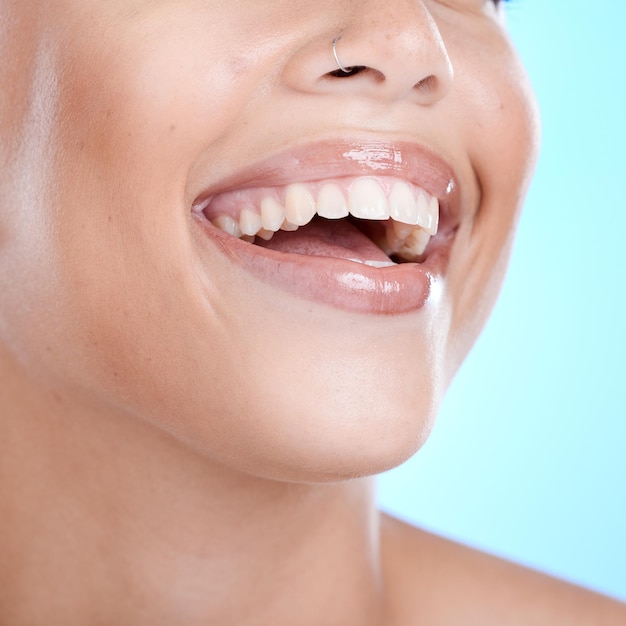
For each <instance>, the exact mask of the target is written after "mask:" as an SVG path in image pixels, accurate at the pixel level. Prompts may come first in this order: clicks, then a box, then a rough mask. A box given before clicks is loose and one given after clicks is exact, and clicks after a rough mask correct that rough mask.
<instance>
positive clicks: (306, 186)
mask: <svg viewBox="0 0 626 626" xmlns="http://www.w3.org/2000/svg"><path fill="white" fill-rule="evenodd" d="M194 208H195V210H197V211H198V212H204V214H205V215H206V216H207V217H208V218H209V219H210V220H211V222H212V223H213V224H214V225H215V226H216V227H218V228H220V229H221V230H223V231H225V232H227V233H229V234H231V235H233V236H235V237H243V238H245V239H248V240H253V238H254V237H255V236H259V237H262V238H263V239H271V237H272V235H273V233H274V232H277V231H278V230H280V229H282V230H296V229H297V228H298V227H299V226H304V225H305V224H308V223H309V222H310V221H311V220H312V219H313V217H314V216H315V215H316V214H317V215H319V216H321V217H325V218H327V219H340V218H343V217H346V216H347V215H352V216H354V217H357V218H360V219H367V220H388V222H389V223H388V224H386V225H385V226H386V228H385V233H386V235H385V239H384V241H382V242H381V241H379V242H377V243H378V244H379V245H380V246H381V248H383V250H384V251H385V252H386V253H387V254H388V255H390V256H392V255H396V256H399V257H400V258H403V259H405V260H414V258H415V257H417V256H419V255H421V254H422V253H423V252H424V249H425V248H426V245H427V244H428V241H429V240H430V237H431V236H432V235H434V234H435V233H436V232H437V226H438V222H439V201H438V200H437V198H436V197H434V196H432V195H431V194H429V193H428V192H427V191H425V190H423V189H421V188H420V187H417V186H416V185H413V184H411V183H408V182H406V181H403V180H399V179H394V178H389V177H370V176H361V177H357V178H352V179H337V180H336V181H320V182H313V183H293V184H290V185H286V186H285V187H283V188H276V187H268V188H255V189H245V190H238V191H234V192H227V193H224V194H220V195H218V196H215V197H213V198H211V199H210V200H209V201H207V202H204V203H202V204H199V205H198V206H196V207H194ZM390 218H391V220H390Z"/></svg>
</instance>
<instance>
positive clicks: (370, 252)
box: [193, 143, 457, 314]
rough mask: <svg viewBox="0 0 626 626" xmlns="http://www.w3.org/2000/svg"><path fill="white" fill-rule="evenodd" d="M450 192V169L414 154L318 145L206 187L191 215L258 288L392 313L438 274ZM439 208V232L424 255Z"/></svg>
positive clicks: (414, 304)
mask: <svg viewBox="0 0 626 626" xmlns="http://www.w3.org/2000/svg"><path fill="white" fill-rule="evenodd" d="M456 187H457V186H456V184H455V180H454V177H453V174H452V171H451V169H450V168H449V167H448V166H447V165H446V164H445V163H444V162H442V161H441V160H440V159H439V158H438V157H436V156H435V155H433V154H432V153H431V152H430V151H428V150H425V149H424V148H422V147H420V146H415V145H411V144H409V145H404V144H402V145H399V144H393V145H390V144H380V143H374V144H372V143H339V144H337V143H334V144H331V143H327V144H316V145H315V146H303V147H300V148H297V149H296V150H294V151H291V152H288V153H286V154H282V155H278V156H277V157H273V158H270V159H268V160H267V161H265V162H263V163H260V164H256V165H254V166H252V167H249V168H247V169H246V170H245V171H242V172H239V173H238V174H235V175H234V176H233V177H231V178H230V179H229V180H227V181H222V182H221V183H219V184H218V185H212V186H211V185H209V186H208V188H207V190H206V191H205V192H203V193H202V194H200V195H199V196H198V197H197V199H196V201H195V202H194V203H193V210H194V213H195V215H196V216H197V217H198V219H199V220H200V222H201V223H202V224H203V226H204V227H205V232H206V234H207V235H208V236H209V238H211V239H213V240H215V241H216V242H219V243H220V246H219V249H222V250H224V251H228V252H229V255H228V257H229V258H230V259H231V260H235V261H236V262H238V263H239V264H240V265H241V266H243V267H244V268H245V269H246V270H248V271H250V272H251V273H253V274H254V275H255V276H256V277H258V278H260V279H261V280H263V281H264V282H267V283H269V284H272V285H274V286H276V287H279V288H281V289H284V290H286V291H288V292H290V293H293V294H296V295H298V296H301V297H305V298H307V299H312V300H316V301H319V302H323V303H325V304H329V305H331V306H334V307H339V308H342V309H345V310H350V311H359V312H367V313H384V314H394V313H404V312H407V311H412V310H416V309H419V308H420V307H422V306H423V304H424V303H425V302H426V300H427V298H428V295H429V292H430V285H431V281H432V279H433V277H435V276H438V275H440V274H441V273H442V272H443V269H444V265H445V259H446V257H447V254H446V249H447V245H448V243H449V239H450V237H449V236H447V235H449V233H450V230H451V227H450V224H449V222H450V219H447V220H446V216H448V217H449V216H450V214H451V211H450V207H451V204H452V202H451V201H452V199H453V198H454V197H455V196H456ZM440 207H441V211H442V216H443V223H444V224H445V223H446V221H447V222H448V225H447V227H446V228H445V229H444V230H445V231H446V232H444V234H443V236H442V237H439V238H437V237H435V238H434V239H433V241H432V244H431V245H430V246H429V247H428V249H427V246H428V244H429V242H430V240H431V237H433V236H434V235H435V233H436V231H437V225H438V221H439V212H440ZM348 215H349V216H351V217H350V218H349V221H348V220H347V219H344V218H346V216H348ZM316 216H321V217H316ZM322 218H325V219H322ZM355 218H358V219H355ZM312 220H313V221H312ZM284 231H287V232H284ZM296 231H297V232H296ZM276 233H277V234H276ZM364 233H366V234H367V236H366V235H365V234H364ZM275 234H276V237H274V235H275ZM270 240H272V241H270ZM438 240H439V241H438ZM255 241H256V242H257V243H258V244H260V245H251V243H252V242H255ZM390 257H391V258H390ZM397 261H401V264H397V263H396V262H397ZM405 261H409V262H405ZM415 261H419V263H415Z"/></svg>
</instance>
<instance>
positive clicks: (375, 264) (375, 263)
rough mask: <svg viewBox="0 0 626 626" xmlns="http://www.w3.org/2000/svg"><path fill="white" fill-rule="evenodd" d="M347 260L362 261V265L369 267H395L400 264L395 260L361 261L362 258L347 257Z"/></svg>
mask: <svg viewBox="0 0 626 626" xmlns="http://www.w3.org/2000/svg"><path fill="white" fill-rule="evenodd" d="M346 260H347V261H352V262H353V263H360V264H361V265H368V266H369V267H393V266H394V265H398V264H397V263H394V262H393V261H370V260H367V261H361V260H360V259H346Z"/></svg>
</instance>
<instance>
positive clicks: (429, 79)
mask: <svg viewBox="0 0 626 626" xmlns="http://www.w3.org/2000/svg"><path fill="white" fill-rule="evenodd" d="M438 82H439V81H438V80H437V77H436V76H435V75H434V74H430V75H429V76H426V78H422V80H420V81H419V82H417V83H415V87H414V88H415V89H418V90H419V91H422V92H424V93H430V92H432V91H435V89H436V88H437V83H438Z"/></svg>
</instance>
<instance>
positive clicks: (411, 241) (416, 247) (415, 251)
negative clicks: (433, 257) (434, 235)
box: [394, 228, 430, 261]
mask: <svg viewBox="0 0 626 626" xmlns="http://www.w3.org/2000/svg"><path fill="white" fill-rule="evenodd" d="M429 241H430V235H429V234H428V233H427V232H426V231H424V230H422V229H421V228H415V229H413V232H412V233H411V234H410V235H409V236H408V237H407V239H406V240H405V242H404V243H403V245H402V247H401V248H400V249H399V250H397V251H395V253H394V254H395V256H397V257H399V258H401V259H404V260H405V261H414V260H415V258H416V257H419V256H421V255H422V254H424V250H426V246H427V245H428V242H429Z"/></svg>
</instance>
